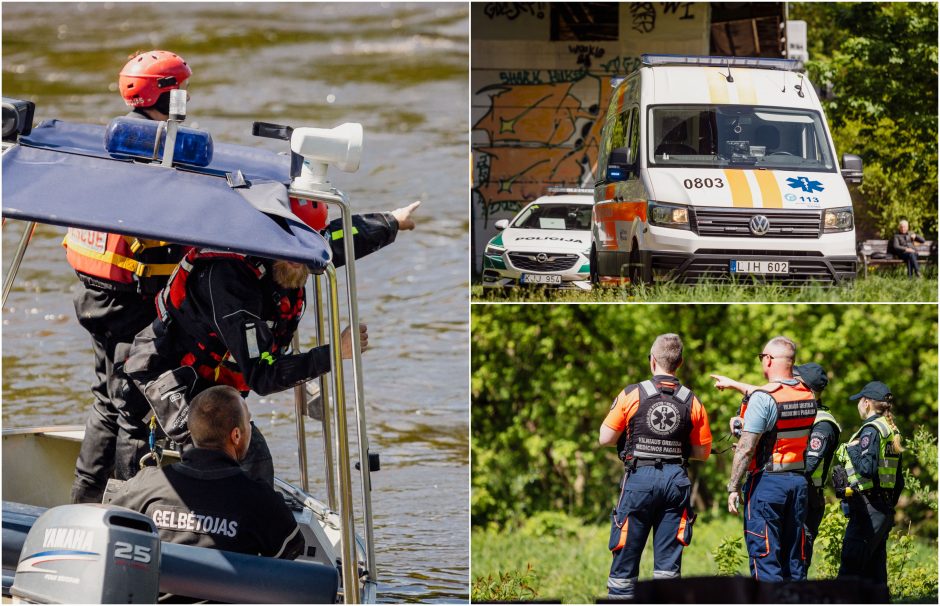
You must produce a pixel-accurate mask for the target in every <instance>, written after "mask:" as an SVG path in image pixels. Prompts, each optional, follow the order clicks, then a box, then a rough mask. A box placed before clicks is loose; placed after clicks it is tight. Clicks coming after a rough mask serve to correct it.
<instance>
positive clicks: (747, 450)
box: [728, 431, 762, 515]
mask: <svg viewBox="0 0 940 606" xmlns="http://www.w3.org/2000/svg"><path fill="white" fill-rule="evenodd" d="M761 435H762V434H759V433H753V432H750V431H745V432H743V433H741V439H740V440H738V445H737V446H736V447H735V449H734V462H733V463H732V464H731V479H730V480H728V511H729V512H731V513H733V514H735V515H737V513H738V501H739V500H740V499H741V480H742V479H743V478H744V472H745V471H747V466H748V465H750V463H751V459H753V458H754V451H755V449H756V448H757V441H758V440H760V437H761Z"/></svg>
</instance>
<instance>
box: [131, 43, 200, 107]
mask: <svg viewBox="0 0 940 606" xmlns="http://www.w3.org/2000/svg"><path fill="white" fill-rule="evenodd" d="M192 75H193V70H191V69H189V66H188V65H186V61H185V60H184V59H183V58H182V57H180V56H179V55H177V54H174V53H171V52H168V51H162V50H152V51H148V52H146V53H138V54H137V55H135V56H133V57H131V60H130V61H128V62H127V64H126V65H125V66H124V69H122V70H121V74H120V77H119V78H118V89H119V90H120V91H121V96H122V97H124V102H125V103H127V104H128V105H130V106H131V107H150V106H151V105H153V104H154V103H156V102H157V99H159V98H160V95H161V94H162V93H163V92H165V91H168V90H173V89H174V88H179V87H180V86H182V84H183V82H186V80H187V79H188V78H189V77H190V76H192Z"/></svg>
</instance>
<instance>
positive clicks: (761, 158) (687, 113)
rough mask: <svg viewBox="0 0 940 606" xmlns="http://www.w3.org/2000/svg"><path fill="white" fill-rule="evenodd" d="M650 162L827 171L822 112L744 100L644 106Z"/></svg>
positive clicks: (829, 164)
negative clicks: (647, 114) (740, 102)
mask: <svg viewBox="0 0 940 606" xmlns="http://www.w3.org/2000/svg"><path fill="white" fill-rule="evenodd" d="M649 125H650V128H649V131H648V132H649V134H650V136H649V149H648V153H649V158H650V163H649V164H650V166H701V167H729V166H736V167H740V168H748V167H754V168H769V169H777V170H788V169H792V170H801V171H826V172H833V171H834V170H835V164H834V162H833V159H832V156H831V154H830V152H829V142H828V140H827V138H826V130H825V128H823V124H822V117H821V116H820V115H819V114H818V113H817V112H813V111H808V110H794V109H782V108H779V107H755V106H748V105H688V106H683V105H669V106H656V107H653V108H651V109H650V118H649Z"/></svg>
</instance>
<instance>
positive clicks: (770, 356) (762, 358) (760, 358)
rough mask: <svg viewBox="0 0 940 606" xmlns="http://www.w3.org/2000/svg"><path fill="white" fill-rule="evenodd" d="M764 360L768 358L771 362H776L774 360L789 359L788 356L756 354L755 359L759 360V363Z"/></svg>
mask: <svg viewBox="0 0 940 606" xmlns="http://www.w3.org/2000/svg"><path fill="white" fill-rule="evenodd" d="M764 358H770V359H771V360H776V359H778V358H780V359H784V360H788V359H789V358H790V356H772V355H770V354H769V353H759V354H757V359H758V360H760V361H761V362H763V361H764Z"/></svg>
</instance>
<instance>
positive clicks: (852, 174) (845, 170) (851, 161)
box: [842, 154, 862, 184]
mask: <svg viewBox="0 0 940 606" xmlns="http://www.w3.org/2000/svg"><path fill="white" fill-rule="evenodd" d="M842 178H843V179H845V180H846V181H848V182H849V183H856V184H857V183H861V182H862V159H861V158H859V157H858V156H856V155H854V154H842Z"/></svg>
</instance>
